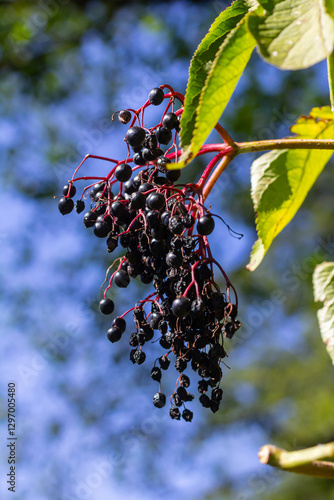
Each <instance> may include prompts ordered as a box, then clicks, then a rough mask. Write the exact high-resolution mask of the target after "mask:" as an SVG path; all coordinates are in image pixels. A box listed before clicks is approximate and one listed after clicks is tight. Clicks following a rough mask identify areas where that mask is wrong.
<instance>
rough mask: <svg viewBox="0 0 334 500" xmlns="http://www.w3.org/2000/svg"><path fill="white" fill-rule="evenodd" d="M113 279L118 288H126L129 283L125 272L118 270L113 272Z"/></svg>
mask: <svg viewBox="0 0 334 500" xmlns="http://www.w3.org/2000/svg"><path fill="white" fill-rule="evenodd" d="M114 281H115V285H116V286H118V287H119V288H126V287H127V286H128V284H129V283H130V278H129V275H128V273H127V272H125V271H122V270H120V271H117V272H116V273H115V276H114Z"/></svg>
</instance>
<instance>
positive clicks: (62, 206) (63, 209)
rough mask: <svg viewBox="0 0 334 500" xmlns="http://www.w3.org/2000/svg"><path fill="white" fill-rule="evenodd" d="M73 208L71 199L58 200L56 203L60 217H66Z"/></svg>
mask: <svg viewBox="0 0 334 500" xmlns="http://www.w3.org/2000/svg"><path fill="white" fill-rule="evenodd" d="M73 208H74V202H73V200H72V199H71V198H64V197H62V198H60V200H59V202H58V210H59V212H60V213H61V214H62V215H67V214H69V213H71V212H72V210H73Z"/></svg>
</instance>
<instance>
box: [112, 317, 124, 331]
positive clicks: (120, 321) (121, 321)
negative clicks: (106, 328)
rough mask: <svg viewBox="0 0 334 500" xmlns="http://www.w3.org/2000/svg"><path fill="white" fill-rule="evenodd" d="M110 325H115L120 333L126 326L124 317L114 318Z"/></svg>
mask: <svg viewBox="0 0 334 500" xmlns="http://www.w3.org/2000/svg"><path fill="white" fill-rule="evenodd" d="M111 325H112V326H117V327H118V328H119V329H120V330H121V332H122V333H124V332H125V328H126V321H125V319H124V318H115V319H114V320H113V322H112V323H111Z"/></svg>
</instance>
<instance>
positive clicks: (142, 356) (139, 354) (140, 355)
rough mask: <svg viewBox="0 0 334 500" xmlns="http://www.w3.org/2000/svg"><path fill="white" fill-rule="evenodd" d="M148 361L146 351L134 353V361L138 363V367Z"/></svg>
mask: <svg viewBox="0 0 334 500" xmlns="http://www.w3.org/2000/svg"><path fill="white" fill-rule="evenodd" d="M145 359H146V354H145V353H144V351H141V350H138V351H136V352H134V353H133V361H134V362H135V363H137V365H142V364H143V363H144V361H145Z"/></svg>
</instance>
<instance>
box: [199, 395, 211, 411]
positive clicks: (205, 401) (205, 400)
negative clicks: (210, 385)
mask: <svg viewBox="0 0 334 500" xmlns="http://www.w3.org/2000/svg"><path fill="white" fill-rule="evenodd" d="M199 401H200V403H201V405H202V406H204V408H210V406H211V399H210V398H209V396H207V395H206V394H202V395H201V396H200V398H199Z"/></svg>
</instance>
